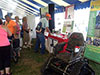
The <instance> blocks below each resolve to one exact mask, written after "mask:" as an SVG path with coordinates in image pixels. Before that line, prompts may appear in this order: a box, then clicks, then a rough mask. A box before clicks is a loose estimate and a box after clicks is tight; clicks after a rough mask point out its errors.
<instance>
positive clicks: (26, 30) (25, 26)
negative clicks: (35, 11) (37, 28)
mask: <svg viewBox="0 0 100 75" xmlns="http://www.w3.org/2000/svg"><path fill="white" fill-rule="evenodd" d="M22 21H23V35H24V36H23V38H24V39H23V44H24V45H23V48H27V47H29V28H28V24H27V17H23V19H22Z"/></svg>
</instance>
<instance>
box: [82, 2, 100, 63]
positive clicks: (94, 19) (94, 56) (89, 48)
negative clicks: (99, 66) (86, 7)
mask: <svg viewBox="0 0 100 75" xmlns="http://www.w3.org/2000/svg"><path fill="white" fill-rule="evenodd" d="M90 7H91V10H90V18H89V24H88V33H87V39H86V43H87V45H86V50H85V55H84V56H85V57H86V58H88V59H91V60H93V61H95V62H97V63H100V0H98V1H92V2H91V6H90Z"/></svg>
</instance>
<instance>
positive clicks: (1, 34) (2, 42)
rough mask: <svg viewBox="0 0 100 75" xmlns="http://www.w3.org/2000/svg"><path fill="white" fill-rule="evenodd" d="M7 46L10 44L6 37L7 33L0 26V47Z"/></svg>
mask: <svg viewBox="0 0 100 75" xmlns="http://www.w3.org/2000/svg"><path fill="white" fill-rule="evenodd" d="M8 45H10V42H9V40H8V37H7V32H6V31H5V30H4V29H3V28H2V27H1V26H0V47H3V46H8Z"/></svg>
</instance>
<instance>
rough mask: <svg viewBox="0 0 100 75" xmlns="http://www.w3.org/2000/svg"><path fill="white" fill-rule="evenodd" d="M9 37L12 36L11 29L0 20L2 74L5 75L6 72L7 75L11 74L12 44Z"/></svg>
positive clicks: (0, 68) (0, 63) (0, 62)
mask: <svg viewBox="0 0 100 75" xmlns="http://www.w3.org/2000/svg"><path fill="white" fill-rule="evenodd" d="M8 36H12V33H11V32H10V31H9V29H8V28H7V27H6V26H4V25H3V23H2V20H1V19H0V72H1V75H4V70H5V73H6V75H11V74H10V59H11V58H10V57H11V56H10V42H9V40H8Z"/></svg>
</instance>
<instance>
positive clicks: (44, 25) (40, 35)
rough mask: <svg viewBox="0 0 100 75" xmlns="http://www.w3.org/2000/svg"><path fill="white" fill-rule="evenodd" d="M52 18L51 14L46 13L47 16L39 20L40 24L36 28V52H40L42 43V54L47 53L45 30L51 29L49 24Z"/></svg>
mask: <svg viewBox="0 0 100 75" xmlns="http://www.w3.org/2000/svg"><path fill="white" fill-rule="evenodd" d="M50 19H51V15H50V14H46V16H45V17H44V18H42V19H41V20H40V22H39V24H38V25H37V28H36V35H37V41H36V46H35V52H38V48H39V45H41V54H44V53H45V36H44V31H45V30H46V31H48V32H50V30H49V28H48V27H49V24H48V21H49V20H50Z"/></svg>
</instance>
